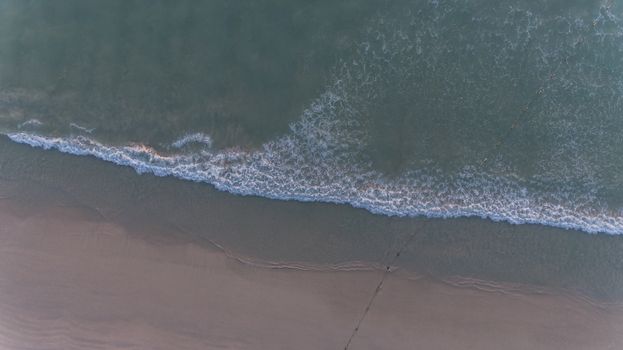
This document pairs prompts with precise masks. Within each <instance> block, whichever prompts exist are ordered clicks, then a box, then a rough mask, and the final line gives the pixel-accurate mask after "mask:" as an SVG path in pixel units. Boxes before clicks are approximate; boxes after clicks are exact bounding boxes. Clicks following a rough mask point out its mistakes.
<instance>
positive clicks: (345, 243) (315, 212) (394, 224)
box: [0, 138, 623, 302]
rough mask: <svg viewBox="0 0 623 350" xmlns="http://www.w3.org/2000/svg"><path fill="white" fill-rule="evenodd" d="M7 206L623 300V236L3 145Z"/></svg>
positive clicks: (314, 257) (232, 247)
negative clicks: (418, 211) (274, 188)
mask: <svg viewBox="0 0 623 350" xmlns="http://www.w3.org/2000/svg"><path fill="white" fill-rule="evenodd" d="M3 188H4V189H5V190H4V191H3ZM0 197H12V198H13V199H16V200H19V201H22V202H24V203H26V204H27V205H28V206H33V205H37V203H56V202H59V201H61V202H64V203H65V204H64V205H66V206H74V207H81V208H84V209H85V210H87V211H88V212H90V215H92V216H93V217H94V218H98V219H105V220H106V221H112V222H115V223H117V224H119V225H121V226H122V227H124V228H125V229H127V230H128V232H129V233H130V234H131V235H132V236H133V237H140V238H143V239H146V240H148V241H152V240H156V241H162V242H167V241H168V240H174V241H175V239H177V238H175V237H185V238H184V239H185V240H187V241H189V242H193V243H196V244H198V245H200V246H202V247H210V248H211V249H214V248H215V247H220V248H221V249H225V250H227V251H230V252H232V255H235V256H238V257H243V258H244V259H247V260H250V262H252V263H260V265H267V266H269V267H270V266H279V265H280V264H282V263H283V262H284V261H289V262H293V263H294V264H296V265H297V266H299V267H301V268H306V267H309V266H327V267H344V266H350V267H354V268H362V267H363V268H366V267H368V266H372V267H377V268H378V267H380V268H384V267H385V266H386V265H387V264H388V263H389V262H390V261H391V260H392V257H393V256H394V255H395V254H396V252H397V251H399V250H400V249H404V252H403V254H402V255H401V257H400V259H399V260H398V264H397V265H398V266H397V267H398V268H400V269H406V270H409V271H418V272H419V273H421V274H425V275H429V276H435V277H436V278H440V279H444V278H452V277H453V276H462V277H465V278H472V279H475V280H484V281H498V282H504V283H516V284H521V285H532V286H535V287H537V288H547V289H552V290H570V291H573V292H579V293H581V294H584V295H587V296H590V297H591V298H593V299H598V300H603V301H614V302H617V301H620V300H623V273H621V271H623V260H622V259H621V252H622V251H623V236H612V235H605V234H601V235H588V234H586V233H583V232H577V231H572V230H563V229H555V228H550V227H542V226H539V225H511V224H506V223H494V222H490V221H488V220H483V219H476V218H472V219H444V220H441V219H424V218H392V217H384V216H379V215H373V214H370V213H368V212H367V211H365V210H363V209H355V208H352V207H349V206H343V205H336V204H324V203H300V202H284V201H277V200H270V199H265V198H259V197H240V196H235V195H231V194H229V193H224V192H220V191H218V190H215V189H213V188H212V187H211V186H208V185H205V184H201V183H193V182H188V181H182V180H178V179H175V178H170V177H165V178H161V177H156V176H153V175H148V174H147V175H138V174H136V173H135V172H134V171H133V170H132V169H129V168H126V167H119V166H116V165H113V164H110V163H107V162H102V161H100V160H98V159H95V158H92V157H76V156H71V155H67V154H63V153H60V152H56V151H44V150H40V149H35V148H31V147H30V146H26V145H19V144H16V143H13V142H11V141H9V140H7V139H2V138H0ZM240 218H244V220H240ZM167 237H172V238H167ZM409 240H412V241H411V242H409V243H408V244H406V243H407V242H408V241H409ZM401 247H402V248H401ZM353 264H354V265H353Z"/></svg>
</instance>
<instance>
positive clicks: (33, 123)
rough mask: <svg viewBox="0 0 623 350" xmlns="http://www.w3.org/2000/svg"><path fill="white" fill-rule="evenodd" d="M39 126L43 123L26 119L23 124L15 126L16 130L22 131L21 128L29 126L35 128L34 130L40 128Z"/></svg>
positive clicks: (34, 119)
mask: <svg viewBox="0 0 623 350" xmlns="http://www.w3.org/2000/svg"><path fill="white" fill-rule="evenodd" d="M41 125H43V122H42V121H40V120H39V119H36V118H33V119H28V120H27V121H25V122H23V123H20V124H19V125H18V126H17V128H18V129H22V128H25V127H29V126H30V127H35V128H36V127H39V126H41Z"/></svg>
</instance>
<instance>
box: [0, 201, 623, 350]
mask: <svg viewBox="0 0 623 350" xmlns="http://www.w3.org/2000/svg"><path fill="white" fill-rule="evenodd" d="M0 222H1V223H2V225H1V227H0V315H1V316H0V348H2V349H121V348H123V349H343V348H344V346H345V345H346V343H347V340H348V339H349V337H350V336H351V334H352V332H353V330H354V327H356V325H357V322H358V320H359V319H360V318H361V317H362V314H363V313H364V310H365V307H366V305H367V304H368V302H369V300H370V298H371V296H372V294H373V292H374V290H375V288H376V286H377V284H378V283H379V281H380V279H381V278H382V276H383V273H384V272H383V269H374V268H372V267H371V266H368V267H366V266H364V265H358V266H357V267H356V268H352V267H351V268H350V270H349V269H346V270H340V269H339V268H325V269H322V268H320V269H318V270H316V271H311V270H305V269H303V268H301V267H300V266H299V267H296V266H294V267H292V268H288V267H287V262H284V264H283V266H280V267H278V268H276V267H275V268H269V267H259V266H257V265H250V264H247V263H244V262H243V261H244V260H245V258H244V257H236V256H232V255H231V254H232V253H231V252H230V253H228V254H226V253H225V252H223V251H221V250H219V249H218V248H216V247H209V246H206V245H200V244H196V243H193V242H192V241H191V240H189V239H188V237H184V236H183V234H180V233H176V232H169V234H168V235H166V237H158V235H162V234H164V233H154V235H153V236H152V237H151V238H150V239H146V238H145V234H142V235H132V234H131V233H130V232H128V228H127V227H124V226H122V225H119V224H117V223H115V222H110V221H106V220H104V219H103V218H99V217H97V216H95V215H93V213H92V212H91V211H89V210H87V209H84V208H80V207H71V206H65V205H56V204H54V203H45V204H41V203H39V204H38V205H36V206H30V205H28V204H25V203H24V202H20V201H15V200H12V199H9V198H5V199H4V200H2V201H1V202H0ZM622 330H623V309H622V308H621V306H620V305H618V304H616V303H603V302H599V301H593V300H591V299H588V298H585V297H581V296H580V295H576V294H573V293H557V292H552V291H546V290H539V289H531V288H527V287H525V288H524V287H522V286H520V285H511V284H504V283H495V282H486V281H472V280H469V279H462V278H455V279H453V280H446V281H442V280H438V279H435V278H432V277H430V276H423V275H418V274H417V273H415V272H412V271H406V270H400V269H399V270H396V271H395V272H391V273H389V274H388V275H387V276H386V279H385V281H384V283H383V286H382V288H381V290H380V292H379V293H378V295H377V297H376V299H375V300H374V303H373V304H372V305H371V308H370V311H369V312H368V314H367V315H366V317H365V318H364V319H363V321H362V323H361V327H360V328H359V330H358V332H356V334H355V336H354V337H353V340H352V343H351V344H350V347H349V348H350V349H414V348H417V349H620V348H622V347H623V332H622Z"/></svg>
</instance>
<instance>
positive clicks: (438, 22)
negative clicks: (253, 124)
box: [0, 1, 623, 234]
mask: <svg viewBox="0 0 623 350" xmlns="http://www.w3.org/2000/svg"><path fill="white" fill-rule="evenodd" d="M449 4H450V5H451V6H450V5H448V6H445V7H443V6H441V5H439V2H436V1H433V2H430V3H428V5H426V7H425V8H424V10H421V11H420V12H421V13H423V14H421V13H420V14H418V13H415V11H413V13H406V12H407V11H405V13H406V14H405V16H404V17H396V18H397V19H395V20H390V19H387V18H384V17H382V16H380V17H379V18H377V19H376V20H375V22H374V21H373V22H374V23H373V25H372V26H371V27H370V28H369V29H368V33H367V36H368V37H367V40H365V41H364V42H363V43H362V44H361V45H360V47H359V48H358V50H357V53H356V54H355V55H354V57H353V58H352V60H351V59H350V58H349V59H348V60H346V59H345V60H344V61H343V62H341V63H340V64H338V65H337V66H336V68H335V72H334V76H333V78H334V79H332V81H333V83H332V84H329V85H328V87H327V89H326V90H325V92H324V93H323V94H321V95H320V96H319V97H318V98H317V99H316V100H315V101H314V102H313V103H311V105H310V106H309V107H308V108H306V109H305V111H304V112H303V113H302V115H301V117H300V119H299V120H298V121H296V122H294V123H292V124H291V125H290V130H289V132H288V133H287V134H285V135H284V136H281V137H279V138H277V139H274V140H272V141H270V142H267V143H265V144H263V145H262V146H261V147H259V148H258V149H253V150H244V149H239V148H235V149H225V150H218V149H214V148H213V147H212V137H211V136H210V135H209V134H207V133H202V132H190V133H188V134H186V135H181V137H180V138H178V139H177V140H176V141H174V142H173V143H171V144H170V145H169V146H167V147H164V148H165V149H166V150H167V151H166V152H161V151H159V150H157V149H155V148H152V147H149V146H147V145H144V144H140V143H138V144H130V143H128V144H126V145H120V146H115V145H108V144H105V143H103V142H100V141H98V140H97V139H96V137H95V136H96V135H88V136H85V135H74V136H63V137H55V136H49V135H45V134H42V133H35V132H33V131H31V129H19V128H18V129H17V130H14V131H6V132H5V134H6V135H7V136H8V137H9V138H10V139H11V140H13V141H15V142H19V143H23V144H28V145H31V146H33V147H40V148H44V149H56V150H59V151H61V152H64V153H70V154H74V155H89V156H94V157H97V158H100V159H103V160H105V161H109V162H113V163H115V164H118V165H123V166H130V167H132V168H134V169H135V170H136V171H137V172H138V173H152V174H155V175H157V176H174V177H177V178H180V179H185V180H192V181H198V182H205V183H209V184H212V185H213V186H214V187H216V188H217V189H219V190H223V191H228V192H231V193H234V194H239V195H256V196H262V197H267V198H273V199H280V200H298V201H318V202H331V203H343V204H349V205H352V206H353V207H357V208H364V209H367V210H369V211H370V212H372V213H376V214H384V215H392V216H425V217H431V218H456V217H480V218H486V219H491V220H494V221H505V222H508V223H512V224H541V225H548V226H553V227H559V228H566V229H575V230H581V231H584V232H588V233H599V232H601V233H608V234H623V211H621V209H613V208H610V207H609V206H608V205H607V204H605V203H604V202H603V201H602V200H601V199H600V197H599V195H598V191H599V190H603V188H601V187H603V186H600V185H599V184H600V181H603V182H605V183H607V185H608V186H609V184H610V183H611V182H612V181H611V179H610V178H609V177H608V176H610V175H603V174H605V173H606V171H610V172H609V173H607V174H611V173H618V170H619V169H620V168H621V163H620V159H618V162H617V154H618V153H617V152H618V151H617V150H622V149H623V144H622V141H621V138H620V133H618V132H617V130H620V129H621V124H620V112H621V111H622V110H623V99H621V98H620V96H621V95H622V94H623V83H621V81H623V80H621V77H622V76H623V71H622V68H621V67H623V65H621V64H618V63H620V60H621V56H620V52H621V50H623V44H622V42H623V41H622V40H623V31H621V23H620V21H619V19H618V18H614V17H612V16H611V15H610V13H609V12H608V11H606V10H605V9H602V10H601V12H600V15H599V17H597V18H596V19H595V20H594V21H592V20H586V19H585V20H579V19H575V18H573V17H563V16H555V17H552V18H543V17H539V16H537V15H535V14H533V13H531V12H530V11H522V10H518V9H515V8H511V9H510V10H508V11H506V12H505V13H504V16H498V15H499V13H496V12H494V13H493V14H492V15H491V16H489V17H487V16H486V14H480V13H479V14H474V15H473V16H471V19H469V20H465V21H463V22H461V23H462V25H463V26H464V27H465V28H464V29H461V30H458V29H457V27H456V25H455V24H456V18H455V17H453V16H455V14H456V13H463V12H466V11H468V10H469V8H464V7H465V6H468V5H465V4H466V3H464V2H460V1H456V2H449ZM459 5H461V6H463V7H459ZM426 11H428V12H426ZM415 16H419V17H417V20H415V18H416V17H415ZM462 16H463V17H465V16H464V15H462ZM494 16H498V17H494ZM424 19H426V20H424ZM470 35H471V36H470ZM448 38H450V39H448ZM476 52H478V54H476ZM457 57H458V58H457ZM469 58H471V60H469ZM518 58H521V60H518ZM606 59H608V60H609V61H606ZM574 62H575V63H574ZM604 62H615V63H617V64H618V65H605V64H604ZM604 67H607V71H605V69H606V68H604ZM606 73H607V74H606ZM430 86H436V87H437V92H436V93H437V95H435V96H434V98H433V97H430V96H432V94H431V93H430V91H429V90H430V88H429V87H430ZM440 86H441V87H440ZM518 86H524V87H525V88H524V90H525V91H526V92H525V93H523V94H521V93H519V92H518V93H516V94H515V95H511V96H510V98H507V97H505V96H506V93H507V91H505V89H507V88H508V89H511V88H512V89H516V90H517V91H519V90H520V89H519V88H518ZM442 88H443V89H445V90H443V89H442ZM400 89H402V91H399V90H400ZM537 91H538V100H535V101H537V102H535V103H534V105H525V104H519V103H514V101H531V100H533V99H532V97H531V96H532V95H534V93H535V92H537ZM399 93H402V94H403V96H404V98H403V100H398V102H400V103H411V101H418V102H421V105H422V106H423V107H422V108H424V109H423V111H426V112H430V114H433V115H436V114H435V113H437V112H439V113H437V114H438V115H447V114H449V112H454V111H458V112H456V114H457V115H459V116H460V117H461V118H459V119H458V121H459V122H462V123H464V125H463V129H461V130H460V132H457V133H456V134H453V135H456V136H457V137H462V139H461V142H464V144H462V145H463V146H464V147H463V149H465V150H469V151H472V152H471V153H469V154H467V153H465V154H464V156H465V157H463V158H462V161H463V163H461V164H460V165H459V167H458V170H457V171H452V172H448V171H446V170H444V169H441V168H440V167H439V166H437V165H436V163H435V162H434V161H432V160H431V161H430V162H428V163H427V162H426V159H419V160H418V162H414V163H413V164H410V165H408V166H406V167H405V170H404V171H403V173H401V174H400V175H398V176H394V177H388V176H386V175H384V174H383V173H382V172H381V171H378V170H376V169H375V167H374V165H373V164H372V161H371V160H370V158H369V157H366V153H367V149H366V147H367V146H368V145H369V141H370V135H369V133H368V132H367V130H369V129H370V128H369V126H370V125H369V124H367V123H369V121H370V118H367V117H366V116H368V117H369V114H370V111H371V110H374V108H375V106H376V105H380V104H382V103H381V102H383V101H390V102H391V101H394V100H393V99H392V98H393V96H389V95H392V94H399ZM496 94H497V95H496ZM456 96H459V97H458V98H454V97H456ZM508 101H510V102H508ZM0 102H1V101H0ZM500 106H501V107H500ZM417 107H419V106H417ZM426 108H428V109H426ZM444 108H445V109H444ZM524 108H525V110H527V111H528V112H527V113H530V114H531V116H532V119H531V123H532V129H529V128H528V127H526V128H527V129H526V130H528V131H530V132H533V131H534V132H538V133H540V134H537V136H538V137H534V138H532V139H529V138H527V140H528V141H525V142H527V143H531V142H536V141H531V140H541V142H543V143H542V144H539V147H541V148H540V153H538V154H534V158H538V159H537V162H536V164H537V166H536V168H537V171H536V174H535V175H533V176H530V177H526V176H523V177H522V176H520V175H518V171H516V167H515V165H516V164H515V165H514V162H515V161H514V160H513V158H512V155H515V154H516V153H519V155H522V154H521V153H524V151H523V149H522V148H521V147H515V149H512V150H510V151H509V150H506V152H507V153H502V152H497V155H494V156H493V157H492V158H495V159H491V161H490V164H489V165H488V166H487V167H483V166H480V165H478V162H477V160H478V159H481V158H482V153H483V152H485V151H486V150H487V148H488V147H490V146H491V144H487V143H486V142H481V139H485V138H484V137H479V135H480V134H477V133H476V132H488V130H489V129H490V130H494V131H495V130H498V129H499V128H500V127H497V126H496V124H495V122H497V121H498V120H499V119H500V118H499V117H500V116H502V117H504V116H505V115H511V114H513V113H515V114H517V112H518V111H519V110H520V109H524ZM462 113H466V114H462ZM470 113H471V114H470ZM464 116H467V117H464ZM472 117H473V118H472ZM487 117H491V119H490V120H486V119H485V118H487ZM33 120H35V119H33ZM483 120H484V121H487V122H488V123H485V122H483ZM470 123H471V124H470ZM538 123H541V124H538ZM30 124H32V125H31V126H36V125H37V124H36V123H35V122H34V121H31V122H28V121H26V122H24V123H22V126H26V125H30ZM485 124H488V125H485ZM509 125H510V124H509ZM481 126H482V128H481ZM397 127H399V126H397ZM513 127H514V126H513ZM487 128H489V129H487ZM483 130H484V131H483ZM425 131H426V130H425ZM528 131H525V130H524V132H526V133H527V132H528ZM470 132H472V133H471V134H470ZM532 136H534V135H532ZM543 140H545V141H543ZM485 141H491V139H489V140H486V139H485ZM479 142H480V143H479ZM191 144H192V146H193V147H187V146H190V145H191ZM518 145H522V144H518ZM528 146H531V145H528ZM607 147H610V148H607ZM509 148H511V147H509ZM596 150H598V151H596ZM512 152H515V153H512ZM509 155H510V156H509ZM388 156H391V155H388ZM477 157H479V158H477ZM601 170H604V171H601ZM604 179H605V180H606V181H604ZM608 181H610V182H608ZM565 183H573V185H565ZM605 187H606V188H607V186H605Z"/></svg>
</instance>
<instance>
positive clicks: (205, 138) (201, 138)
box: [171, 132, 212, 148]
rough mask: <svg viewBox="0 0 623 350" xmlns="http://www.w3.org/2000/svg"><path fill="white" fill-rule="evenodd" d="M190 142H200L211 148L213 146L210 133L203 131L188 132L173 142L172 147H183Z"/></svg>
mask: <svg viewBox="0 0 623 350" xmlns="http://www.w3.org/2000/svg"><path fill="white" fill-rule="evenodd" d="M189 143H200V144H204V145H206V146H207V147H208V148H209V147H212V138H211V137H210V135H206V134H204V133H201V132H197V133H192V134H186V135H184V136H182V137H180V138H179V139H177V140H175V141H174V142H173V143H171V147H174V148H182V147H184V146H186V145H188V144H189Z"/></svg>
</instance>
